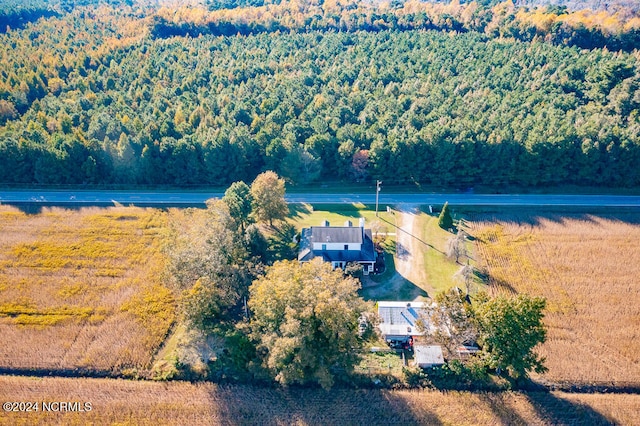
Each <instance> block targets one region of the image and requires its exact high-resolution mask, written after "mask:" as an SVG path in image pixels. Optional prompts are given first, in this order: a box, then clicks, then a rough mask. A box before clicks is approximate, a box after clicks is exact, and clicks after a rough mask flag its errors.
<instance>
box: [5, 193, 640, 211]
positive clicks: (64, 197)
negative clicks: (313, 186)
mask: <svg viewBox="0 0 640 426" xmlns="http://www.w3.org/2000/svg"><path fill="white" fill-rule="evenodd" d="M222 195H223V194H222V193H217V192H193V191H185V192H177V191H175V192H163V191H159V192H153V191H148V192H145V191H72V190H69V191H52V190H16V191H13V190H12V191H9V190H5V191H0V204H45V205H86V206H90V205H109V204H111V205H113V204H115V203H120V204H124V205H130V204H133V205H139V206H144V205H157V206H162V205H166V206H197V205H202V204H203V203H204V202H205V200H207V199H209V198H215V197H217V198H219V197H222ZM287 200H288V201H290V202H308V203H325V204H326V203H353V202H360V203H365V204H371V203H375V194H296V193H292V194H288V195H287ZM445 201H448V202H449V204H451V205H479V206H588V207H595V206H602V207H640V196H622V195H557V194H554V195H537V194H536V195H530V194H527V195H518V194H385V193H384V192H382V193H381V194H380V205H381V206H384V205H387V204H391V205H395V204H433V205H440V204H443V203H444V202H445Z"/></svg>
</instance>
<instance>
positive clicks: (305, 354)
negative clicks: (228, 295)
mask: <svg viewBox="0 0 640 426" xmlns="http://www.w3.org/2000/svg"><path fill="white" fill-rule="evenodd" d="M359 288H360V284H359V282H358V281H357V280H356V279H354V278H352V277H349V276H345V275H344V274H343V273H342V271H341V270H333V268H331V265H330V264H328V263H325V262H322V260H320V259H314V260H313V261H311V262H307V263H300V262H298V261H278V262H276V263H274V264H273V266H271V267H270V268H268V269H267V273H266V275H265V276H263V277H261V278H259V279H257V280H256V281H254V282H253V284H252V285H251V287H250V289H249V291H250V298H249V308H250V309H251V313H252V315H251V323H250V329H251V337H252V339H253V340H254V341H255V342H256V345H257V348H258V353H260V354H262V363H263V366H264V368H265V369H266V370H267V371H268V372H269V373H270V374H271V376H272V377H273V378H274V379H275V380H276V381H277V382H279V383H281V384H283V385H288V384H294V383H298V384H308V383H318V384H320V385H321V386H322V387H323V388H325V389H328V388H330V387H332V386H333V384H334V383H335V380H336V377H337V376H338V375H344V374H345V372H346V373H347V374H348V373H349V372H350V371H352V369H353V366H354V364H355V362H356V361H357V359H358V348H359V347H360V346H361V342H360V339H359V337H358V319H359V318H360V315H361V313H362V312H364V311H365V310H366V304H365V302H364V300H363V299H362V298H360V297H359V296H358V289H359Z"/></svg>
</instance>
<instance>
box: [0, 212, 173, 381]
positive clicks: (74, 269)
mask: <svg viewBox="0 0 640 426" xmlns="http://www.w3.org/2000/svg"><path fill="white" fill-rule="evenodd" d="M167 222H168V220H167V214H166V213H163V212H161V211H159V210H154V209H141V208H133V207H113V208H85V209H81V210H64V209H57V208H52V209H45V210H43V211H42V212H41V213H38V214H34V215H28V214H25V213H23V212H21V211H20V210H18V209H16V208H12V207H6V206H0V334H1V335H2V345H0V368H7V369H49V370H68V369H88V370H99V371H115V372H121V371H123V370H125V369H140V368H146V367H148V366H149V363H150V362H151V358H152V356H153V353H154V351H155V350H156V349H157V348H158V347H159V345H160V344H161V343H162V341H163V340H164V338H165V336H166V333H167V331H168V329H169V327H170V325H171V323H172V322H173V320H174V311H175V309H174V297H173V294H172V293H171V292H170V291H169V290H168V289H167V288H165V287H164V286H163V285H162V283H161V273H162V271H163V268H164V255H163V254H162V252H161V247H162V245H163V244H164V243H165V242H166V240H167V238H168V235H169V233H168V225H167Z"/></svg>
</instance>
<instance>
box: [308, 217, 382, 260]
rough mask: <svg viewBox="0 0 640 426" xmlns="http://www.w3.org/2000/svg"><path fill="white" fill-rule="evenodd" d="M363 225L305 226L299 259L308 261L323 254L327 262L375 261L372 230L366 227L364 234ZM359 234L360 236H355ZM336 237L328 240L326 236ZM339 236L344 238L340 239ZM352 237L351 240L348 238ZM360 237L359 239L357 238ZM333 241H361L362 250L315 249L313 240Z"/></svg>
mask: <svg viewBox="0 0 640 426" xmlns="http://www.w3.org/2000/svg"><path fill="white" fill-rule="evenodd" d="M331 229H337V231H336V232H334V233H332V232H330V231H329V232H327V230H331ZM362 230H363V228H361V227H346V226H344V227H342V226H340V227H338V226H312V227H311V228H304V229H303V230H302V233H301V237H300V251H299V252H298V260H299V261H301V262H306V261H309V260H311V259H313V258H314V257H316V256H321V257H322V258H323V259H324V261H325V262H375V261H376V253H375V250H374V246H373V239H372V237H371V230H370V229H365V230H364V235H363V232H362ZM355 234H358V235H359V237H357V236H355ZM327 236H329V237H333V238H336V239H331V238H330V240H327V239H326V237H327ZM337 238H343V239H342V240H340V241H338V240H337ZM348 238H350V239H351V241H348V240H346V239H348ZM358 238H359V239H360V240H359V241H358V240H357V239H358ZM314 241H315V242H320V241H322V242H332V243H345V244H346V243H360V244H361V245H360V250H313V242H314Z"/></svg>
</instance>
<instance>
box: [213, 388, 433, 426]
mask: <svg viewBox="0 0 640 426" xmlns="http://www.w3.org/2000/svg"><path fill="white" fill-rule="evenodd" d="M211 400H212V403H213V404H215V405H216V406H217V407H214V411H217V413H218V415H219V416H220V418H219V422H220V423H221V424H259V425H280V424H308V425H345V424H348V425H372V424H385V425H386V424H399V425H436V426H437V425H441V424H442V422H441V421H440V419H439V418H438V417H437V416H436V415H435V414H434V413H431V412H427V411H423V410H422V409H421V411H420V412H415V411H414V410H413V408H412V407H410V406H409V405H408V404H407V401H406V400H404V399H403V398H402V397H401V395H400V394H398V393H396V392H394V391H389V390H379V389H344V388H340V389H333V390H331V391H324V390H322V389H311V388H299V387H292V388H288V389H283V388H273V389H270V388H261V387H254V386H246V385H228V386H226V385H225V386H219V387H216V388H215V391H214V392H213V393H212V395H211ZM216 408H217V410H216Z"/></svg>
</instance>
